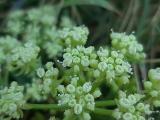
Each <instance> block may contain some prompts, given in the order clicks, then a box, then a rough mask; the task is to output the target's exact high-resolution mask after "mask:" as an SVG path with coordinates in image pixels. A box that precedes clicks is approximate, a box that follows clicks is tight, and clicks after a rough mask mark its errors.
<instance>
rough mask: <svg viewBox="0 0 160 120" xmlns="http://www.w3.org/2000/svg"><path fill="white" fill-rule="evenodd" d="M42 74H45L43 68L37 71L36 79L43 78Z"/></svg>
mask: <svg viewBox="0 0 160 120" xmlns="http://www.w3.org/2000/svg"><path fill="white" fill-rule="evenodd" d="M44 74H45V71H44V69H43V68H38V69H37V75H38V77H40V78H42V77H43V76H44Z"/></svg>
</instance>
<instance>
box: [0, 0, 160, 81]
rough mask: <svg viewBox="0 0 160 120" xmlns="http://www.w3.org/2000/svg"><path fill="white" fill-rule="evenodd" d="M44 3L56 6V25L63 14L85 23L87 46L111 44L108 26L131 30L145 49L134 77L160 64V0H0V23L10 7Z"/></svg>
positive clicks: (25, 8) (12, 8)
mask: <svg viewBox="0 0 160 120" xmlns="http://www.w3.org/2000/svg"><path fill="white" fill-rule="evenodd" d="M46 4H49V5H55V6H57V8H58V11H57V14H58V15H57V27H58V26H59V24H60V20H61V17H62V16H63V15H65V16H68V17H69V18H70V19H71V20H72V21H73V22H74V23H75V24H76V25H85V26H87V27H88V28H89V30H90V35H89V39H88V41H87V45H88V46H89V45H92V46H96V47H98V46H102V45H110V43H111V40H110V33H111V30H113V31H115V32H126V33H128V34H130V33H134V34H135V35H136V37H137V40H138V41H139V42H140V43H142V44H143V46H144V49H145V52H146V53H147V57H146V59H145V61H144V62H143V63H139V64H137V65H135V66H134V70H135V73H136V77H137V79H146V78H147V75H146V73H147V70H148V69H149V68H154V67H157V66H159V65H160V0H123V1H122V0H0V27H1V28H2V29H3V26H4V24H5V22H6V19H7V15H8V14H9V13H10V12H11V11H14V10H19V9H20V10H27V9H30V8H37V7H39V6H43V5H46ZM53 12H54V11H53ZM1 28H0V35H3V34H5V33H4V31H3V30H2V29H1Z"/></svg>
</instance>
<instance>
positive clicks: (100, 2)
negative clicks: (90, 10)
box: [64, 0, 120, 14]
mask: <svg viewBox="0 0 160 120" xmlns="http://www.w3.org/2000/svg"><path fill="white" fill-rule="evenodd" d="M74 5H94V6H99V7H102V8H105V9H107V10H109V11H112V12H115V13H117V14H120V12H119V11H118V10H117V9H116V8H115V7H114V6H113V5H112V4H111V3H110V2H108V1H106V0H64V6H74Z"/></svg>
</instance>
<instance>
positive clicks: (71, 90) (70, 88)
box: [66, 84, 75, 93]
mask: <svg viewBox="0 0 160 120" xmlns="http://www.w3.org/2000/svg"><path fill="white" fill-rule="evenodd" d="M66 90H67V92H69V93H74V92H75V87H74V86H73V85H72V84H69V85H67V87H66Z"/></svg>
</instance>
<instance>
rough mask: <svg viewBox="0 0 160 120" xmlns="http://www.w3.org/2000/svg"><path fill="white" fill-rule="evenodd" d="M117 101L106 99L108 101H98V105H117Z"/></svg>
mask: <svg viewBox="0 0 160 120" xmlns="http://www.w3.org/2000/svg"><path fill="white" fill-rule="evenodd" d="M115 105H116V102H115V101H114V100H106V101H97V102H96V107H106V106H115Z"/></svg>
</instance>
